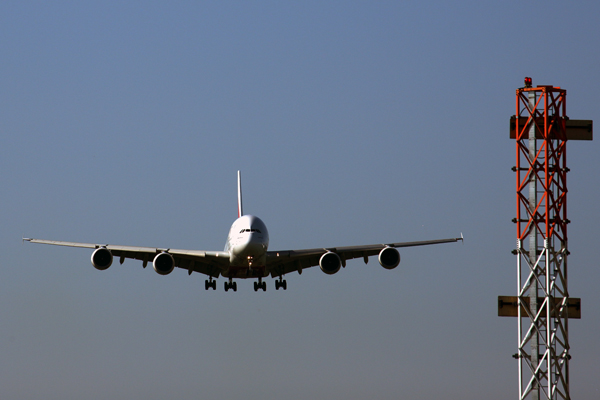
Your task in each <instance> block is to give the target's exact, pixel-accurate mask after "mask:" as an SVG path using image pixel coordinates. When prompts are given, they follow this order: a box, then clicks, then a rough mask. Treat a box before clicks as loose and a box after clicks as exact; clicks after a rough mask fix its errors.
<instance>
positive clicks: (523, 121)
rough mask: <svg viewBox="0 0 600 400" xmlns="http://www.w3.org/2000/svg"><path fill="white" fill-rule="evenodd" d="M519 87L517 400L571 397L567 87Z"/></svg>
mask: <svg viewBox="0 0 600 400" xmlns="http://www.w3.org/2000/svg"><path fill="white" fill-rule="evenodd" d="M528 79H529V81H527V79H526V87H524V88H520V89H517V91H516V118H514V121H513V124H514V128H515V133H516V137H515V139H516V157H517V162H516V166H515V167H514V168H513V170H514V171H515V172H516V184H517V191H516V194H517V217H516V219H515V220H514V222H515V223H516V226H517V250H516V251H515V253H516V256H517V277H518V278H517V279H518V296H517V302H518V303H517V304H516V305H517V309H518V311H517V313H518V315H517V317H518V318H517V319H518V337H519V343H518V353H517V354H516V355H515V357H516V358H517V359H518V361H519V399H527V398H529V399H534V400H539V399H552V400H554V399H570V398H571V397H570V394H569V359H570V358H571V357H570V355H569V350H570V348H569V324H568V322H569V291H568V279H567V278H568V276H567V256H568V254H569V251H568V237H567V225H568V223H569V220H568V219H567V173H568V171H569V169H568V168H567V128H566V121H567V120H568V118H567V116H566V90H564V89H560V88H558V87H552V86H538V87H531V79H530V78H528Z"/></svg>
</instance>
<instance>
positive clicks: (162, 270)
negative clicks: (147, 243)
mask: <svg viewBox="0 0 600 400" xmlns="http://www.w3.org/2000/svg"><path fill="white" fill-rule="evenodd" d="M152 266H153V267H154V270H155V271H156V272H157V273H158V274H159V275H169V274H170V273H171V272H173V269H174V268H175V260H174V259H173V256H172V255H171V254H169V253H167V252H164V251H163V252H162V253H159V254H157V255H156V257H154V261H152Z"/></svg>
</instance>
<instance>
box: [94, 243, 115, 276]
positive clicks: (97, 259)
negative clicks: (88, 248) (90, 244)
mask: <svg viewBox="0 0 600 400" xmlns="http://www.w3.org/2000/svg"><path fill="white" fill-rule="evenodd" d="M112 261H113V256H112V253H111V252H110V250H109V249H107V248H106V247H99V248H97V249H96V250H94V252H93V253H92V265H93V266H94V268H96V269H97V270H100V271H104V270H105V269H107V268H108V267H110V266H111V265H112Z"/></svg>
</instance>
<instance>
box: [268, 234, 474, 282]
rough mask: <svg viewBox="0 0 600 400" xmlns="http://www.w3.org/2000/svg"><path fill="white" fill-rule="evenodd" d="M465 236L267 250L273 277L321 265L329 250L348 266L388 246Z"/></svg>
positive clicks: (449, 241) (445, 241)
mask: <svg viewBox="0 0 600 400" xmlns="http://www.w3.org/2000/svg"><path fill="white" fill-rule="evenodd" d="M462 240H463V237H462V235H461V237H459V238H450V239H437V240H425V241H419V242H399V243H388V244H371V245H366V246H345V247H329V248H316V249H305V250H285V251H269V252H267V265H270V266H271V267H270V270H271V276H272V277H273V278H275V277H278V276H281V275H284V274H287V273H290V272H294V271H298V273H302V270H303V269H304V268H310V267H314V266H317V265H319V259H320V258H321V256H322V255H323V254H325V253H327V252H332V253H336V254H337V255H338V256H339V257H340V259H341V261H342V265H343V266H346V260H351V259H354V258H363V259H364V260H365V263H367V260H368V257H369V256H374V255H377V254H379V252H380V251H381V250H383V249H384V248H386V247H393V248H400V247H415V246H427V245H431V244H440V243H453V242H458V241H462Z"/></svg>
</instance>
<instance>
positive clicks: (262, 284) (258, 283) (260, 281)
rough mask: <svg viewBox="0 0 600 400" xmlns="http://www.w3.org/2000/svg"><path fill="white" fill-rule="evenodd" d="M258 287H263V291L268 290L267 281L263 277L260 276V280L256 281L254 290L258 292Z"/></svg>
mask: <svg viewBox="0 0 600 400" xmlns="http://www.w3.org/2000/svg"><path fill="white" fill-rule="evenodd" d="M258 289H262V291H263V292H266V291H267V282H263V281H262V278H258V282H254V291H255V292H258Z"/></svg>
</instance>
